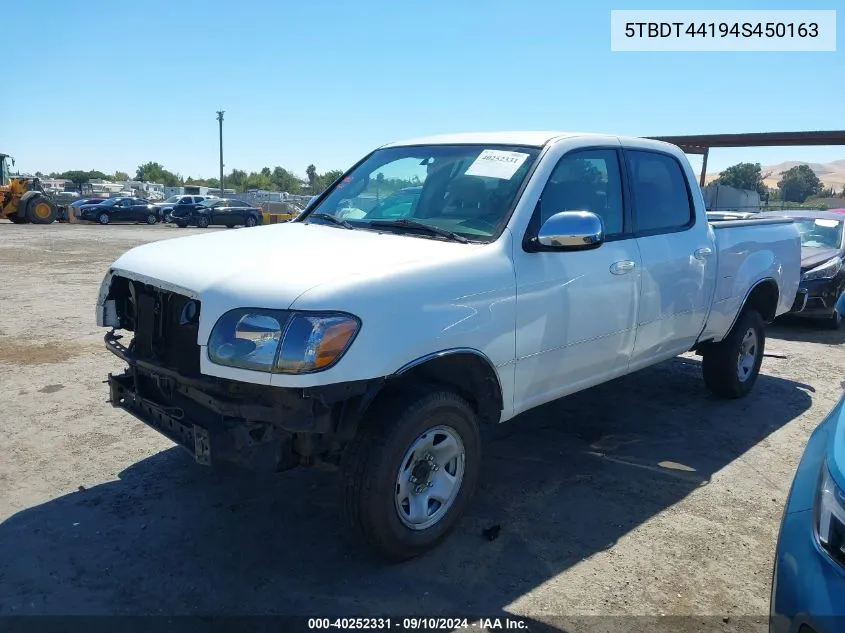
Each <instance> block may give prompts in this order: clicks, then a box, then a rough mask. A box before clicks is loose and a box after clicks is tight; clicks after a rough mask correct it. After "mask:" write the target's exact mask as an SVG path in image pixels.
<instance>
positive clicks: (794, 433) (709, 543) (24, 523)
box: [0, 222, 845, 630]
mask: <svg viewBox="0 0 845 633" xmlns="http://www.w3.org/2000/svg"><path fill="white" fill-rule="evenodd" d="M208 230H209V231H210V230H216V229H208ZM220 230H226V229H220ZM236 230H242V229H236ZM250 230H261V229H250ZM0 232H2V239H0V268H2V270H3V271H4V277H3V281H2V283H0V371H2V381H0V401H1V402H2V420H1V422H2V423H0V447H2V452H0V455H2V457H0V490H2V495H0V614H1V615H10V614H167V615H180V614H310V615H326V614H334V615H339V616H348V615H356V614H357V615H378V614H386V613H393V614H408V613H417V614H425V615H433V614H442V615H455V614H461V613H474V614H480V615H486V616H490V617H496V616H505V615H508V614H513V615H518V616H524V617H527V618H531V619H532V621H533V622H534V623H537V626H542V623H545V624H549V625H553V626H555V627H557V628H561V629H563V628H569V627H570V625H568V624H565V623H566V622H567V621H566V620H560V619H556V618H560V617H561V616H567V617H569V618H578V617H579V616H596V615H604V616H654V617H656V618H661V617H662V618H665V620H666V621H669V620H670V619H671V616H691V615H695V616H700V618H699V619H700V621H702V622H704V621H708V620H707V617H708V616H712V617H713V621H714V622H718V624H719V626H720V627H722V628H723V629H724V630H731V627H735V628H736V630H740V629H743V628H744V629H747V630H752V629H754V630H765V627H764V626H763V625H762V624H760V623H759V622H758V620H747V619H745V618H749V617H753V618H757V619H759V618H761V617H763V616H765V615H767V613H768V599H769V588H770V584H769V583H770V578H771V563H772V557H773V552H774V545H775V539H776V536H777V529H778V524H779V521H780V518H781V512H782V508H783V504H784V500H785V498H786V495H787V492H788V489H789V485H790V482H791V479H792V475H793V472H794V469H795V467H796V465H797V463H798V459H799V457H800V455H801V452H802V450H803V447H804V445H805V443H806V440H807V437H808V436H809V434H810V433H811V432H812V430H813V429H814V428H815V426H816V425H817V424H818V423H819V421H820V420H821V419H822V418H823V417H824V416H825V414H826V413H827V412H828V411H829V410H830V409H831V408H832V406H833V405H834V403H835V402H836V400H837V398H838V397H839V395H840V394H841V392H842V387H843V385H842V382H841V381H842V378H843V375H842V374H843V372H842V367H843V366H845V346H843V345H842V343H843V341H845V333H842V332H829V331H824V330H821V329H819V328H817V327H813V326H812V325H811V324H793V325H777V326H775V327H773V328H771V329H770V331H769V337H770V338H769V341H768V346H767V350H766V351H767V354H769V355H770V356H768V357H767V358H766V359H765V361H764V363H763V374H762V375H761V376H760V379H759V381H758V383H757V386H756V387H755V390H754V392H753V393H752V394H751V395H750V396H749V397H748V398H746V399H744V400H741V401H730V402H725V401H719V400H716V399H714V398H713V397H711V396H710V395H709V393H708V392H707V390H706V389H705V387H704V385H703V382H702V380H701V377H700V367H699V362H698V360H697V359H696V357H694V356H692V355H689V356H684V357H679V358H677V359H674V360H672V361H669V362H666V363H664V364H661V365H659V366H656V367H653V368H650V369H646V370H644V371H642V372H639V373H637V374H635V375H632V376H628V377H625V378H622V379H619V380H615V381H613V382H611V383H609V384H606V385H602V386H599V387H596V388H594V389H590V390H588V391H586V392H582V393H580V394H576V395H575V396H572V397H570V398H567V399H565V400H562V401H559V402H556V403H552V404H550V405H547V406H544V407H542V408H540V409H538V410H535V411H532V412H530V413H528V414H525V415H523V416H520V417H519V418H517V419H516V420H514V421H512V422H510V423H508V424H506V425H503V426H501V427H497V428H495V429H493V430H492V432H491V433H490V435H489V437H488V438H487V440H486V442H485V445H484V451H485V460H484V467H483V473H482V482H481V486H480V489H479V491H478V494H477V496H476V498H475V501H474V503H473V505H472V507H471V509H470V511H469V513H468V515H467V516H466V517H465V519H464V520H463V521H462V522H461V523H460V525H459V528H458V529H457V531H456V532H455V533H454V535H453V536H452V537H451V538H450V539H449V540H448V541H447V542H446V543H445V544H444V545H443V546H441V547H440V548H439V549H437V550H436V551H434V552H432V553H430V554H428V555H426V556H424V557H422V558H420V559H417V560H414V561H411V562H409V563H406V564H403V565H398V566H396V565H394V566H386V565H384V564H382V563H381V562H380V561H378V560H375V559H373V558H372V557H371V556H370V555H369V554H368V553H367V552H366V551H365V550H362V549H360V548H359V547H358V546H357V544H356V543H355V542H354V541H353V540H351V538H350V537H348V536H347V535H346V534H345V533H344V530H343V528H342V526H341V525H340V523H339V522H338V520H337V505H336V502H337V497H336V492H335V486H334V475H333V474H332V473H328V472H322V471H317V470H306V469H299V470H295V471H290V472H287V473H283V474H280V475H278V476H275V477H267V478H263V477H261V478H259V477H255V476H252V475H249V474H244V473H218V472H211V471H208V470H206V469H204V468H202V467H200V466H197V465H195V464H194V463H193V461H192V460H191V458H190V456H189V455H187V454H185V453H183V452H182V451H181V450H180V449H177V448H175V447H174V446H173V444H171V443H170V442H169V441H168V440H166V439H165V438H163V437H161V436H160V435H158V434H156V433H155V432H154V431H152V430H151V429H148V428H147V427H145V426H144V425H142V424H141V423H139V422H136V421H135V420H134V419H132V418H131V417H129V416H128V415H126V414H124V413H121V412H120V411H119V410H117V409H112V408H111V407H110V406H109V405H108V404H107V403H106V397H107V390H106V386H105V385H104V384H103V380H104V379H105V377H106V374H107V373H108V372H109V371H119V370H120V368H121V365H120V361H119V360H118V359H116V358H115V357H113V356H112V355H111V354H109V353H108V352H107V351H106V350H105V349H104V347H103V344H102V334H103V333H102V332H101V331H100V330H99V329H98V328H97V327H96V325H95V324H94V303H95V299H96V295H97V291H98V288H99V284H100V280H101V279H102V276H103V274H104V273H105V271H106V268H107V266H108V264H109V263H110V262H111V261H113V260H114V259H115V258H116V257H117V256H118V255H120V254H121V253H122V252H123V251H125V250H127V249H128V248H131V247H133V246H135V245H138V244H141V243H144V242H149V241H155V240H160V239H169V238H173V237H176V236H181V235H187V234H192V233H197V232H200V230H199V229H187V230H179V229H174V228H171V227H166V226H156V227H147V226H105V227H100V226H87V225H67V224H54V225H50V226H46V227H42V226H29V225H23V226H17V225H12V224H8V223H5V222H3V223H2V224H0ZM492 525H499V526H501V532H500V536H499V537H498V538H497V539H496V540H493V541H489V540H487V539H485V538H484V537H482V530H483V529H484V528H487V527H490V526H492ZM573 621H574V620H573ZM617 621H621V620H617ZM626 621H627V622H629V623H632V622H639V623H640V624H641V626H642V628H643V630H647V629H651V630H654V629H655V628H657V627H656V626H655V625H653V624H647V621H646V620H644V619H640V620H637V619H634V618H629V619H628V620H626ZM570 622H571V621H570ZM581 622H590V623H592V625H591V627H590V628H593V629H596V630H598V629H599V628H601V627H602V626H605V625H604V624H602V625H599V624H598V622H599V620H598V619H594V620H589V619H587V620H583V621H581ZM692 622H693V621H692V620H684V628H687V629H690V630H691V629H692V628H693V627H692ZM755 623H756V624H755ZM575 628H577V627H575ZM569 630H572V629H569Z"/></svg>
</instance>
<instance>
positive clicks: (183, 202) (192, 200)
mask: <svg viewBox="0 0 845 633" xmlns="http://www.w3.org/2000/svg"><path fill="white" fill-rule="evenodd" d="M215 197H216V196H195V195H181V196H180V195H176V196H170V197H169V198H168V199H167V200H165V201H164V202H158V203H156V205H155V206H156V211H157V213H158V217H159V219H160V220H163V221H164V222H170V221H171V216H172V214H173V210H174V209H179V210H185V209H187V208H191V207H195V206H196V205H198V204H199V203H200V202H203V201H205V200H210V199H213V198H215Z"/></svg>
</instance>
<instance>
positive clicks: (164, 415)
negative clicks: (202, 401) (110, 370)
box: [108, 372, 299, 472]
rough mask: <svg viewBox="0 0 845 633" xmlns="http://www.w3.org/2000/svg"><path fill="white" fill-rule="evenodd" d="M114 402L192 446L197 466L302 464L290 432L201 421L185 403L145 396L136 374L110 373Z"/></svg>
mask: <svg viewBox="0 0 845 633" xmlns="http://www.w3.org/2000/svg"><path fill="white" fill-rule="evenodd" d="M108 384H109V394H110V398H109V399H110V401H111V404H112V406H114V407H117V408H120V409H123V410H124V411H126V412H127V413H129V414H131V415H133V416H134V417H135V418H137V419H138V420H140V421H141V422H143V423H144V424H146V425H147V426H149V427H150V428H152V429H155V430H156V431H158V432H159V433H161V434H162V435H164V436H165V437H167V438H168V439H170V440H171V441H173V442H175V443H176V444H177V445H179V446H180V447H182V448H184V449H185V450H187V451H188V452H189V453H191V454H192V455H193V457H194V460H195V461H196V462H197V463H198V464H202V465H204V466H218V465H220V464H223V463H229V464H235V465H238V466H241V467H244V468H247V469H249V470H255V471H263V472H276V471H280V470H287V469H289V468H292V467H294V466H296V465H297V464H298V463H299V458H298V456H297V455H295V454H294V452H293V446H292V440H293V435H292V434H291V433H288V432H285V431H281V430H279V429H277V428H275V427H273V426H272V425H270V424H267V423H262V422H250V421H247V420H241V419H226V418H224V417H222V416H221V417H220V418H219V419H215V417H214V416H203V417H204V419H203V420H202V423H199V422H198V421H196V420H194V419H192V418H191V417H189V414H186V412H185V410H184V409H183V408H181V407H177V406H171V405H165V404H162V403H159V402H156V401H154V400H151V399H149V398H146V397H144V396H142V395H141V394H140V393H139V392H138V390H137V389H136V387H135V377H134V376H133V375H132V374H131V373H128V372H127V373H124V374H120V375H112V374H110V375H109V377H108Z"/></svg>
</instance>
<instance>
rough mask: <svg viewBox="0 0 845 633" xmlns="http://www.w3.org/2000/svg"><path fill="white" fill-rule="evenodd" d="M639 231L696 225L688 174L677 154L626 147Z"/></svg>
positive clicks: (667, 229)
mask: <svg viewBox="0 0 845 633" xmlns="http://www.w3.org/2000/svg"><path fill="white" fill-rule="evenodd" d="M625 157H626V159H627V162H628V170H629V173H630V178H631V193H632V195H633V199H634V225H635V228H636V231H637V233H638V234H642V233H646V234H653V233H663V232H671V231H677V230H681V229H684V228H688V227H690V226H692V224H693V222H694V221H695V211H694V207H693V204H692V196H691V195H690V191H689V187H688V184H687V179H686V176H685V175H684V171H683V169H682V168H681V165H680V163H679V162H678V161H677V159H675V158H674V157H673V156H669V155H668V154H662V153H660V152H650V151H642V150H626V151H625Z"/></svg>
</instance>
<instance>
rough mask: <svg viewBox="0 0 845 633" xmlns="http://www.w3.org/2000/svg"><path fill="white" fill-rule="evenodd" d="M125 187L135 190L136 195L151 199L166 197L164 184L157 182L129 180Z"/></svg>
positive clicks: (124, 184)
mask: <svg viewBox="0 0 845 633" xmlns="http://www.w3.org/2000/svg"><path fill="white" fill-rule="evenodd" d="M123 188H124V189H127V190H131V191H134V192H135V194H136V195H138V196H140V197H143V198H148V199H150V200H163V199H164V185H160V184H158V183H157V182H143V181H141V180H127V181H126V182H124V183H123Z"/></svg>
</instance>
